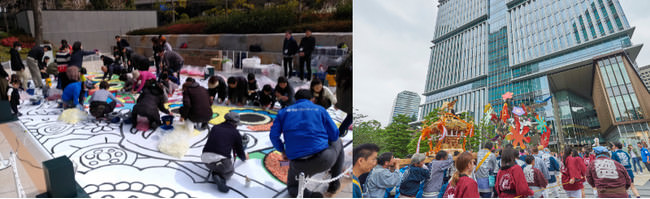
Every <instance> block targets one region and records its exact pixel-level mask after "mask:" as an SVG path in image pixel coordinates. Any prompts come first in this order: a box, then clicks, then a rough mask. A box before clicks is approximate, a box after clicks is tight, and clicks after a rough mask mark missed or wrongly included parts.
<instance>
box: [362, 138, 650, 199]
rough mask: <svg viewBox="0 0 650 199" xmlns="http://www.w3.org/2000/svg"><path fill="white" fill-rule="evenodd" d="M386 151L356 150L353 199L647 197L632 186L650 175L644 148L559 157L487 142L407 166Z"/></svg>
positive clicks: (567, 151) (414, 158)
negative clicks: (473, 149)
mask: <svg viewBox="0 0 650 199" xmlns="http://www.w3.org/2000/svg"><path fill="white" fill-rule="evenodd" d="M379 151H380V148H379V147H378V146H377V145H375V144H371V143H368V144H362V145H359V146H356V147H355V148H354V149H353V161H354V167H353V173H352V174H353V197H354V198H362V197H369V198H389V197H400V198H415V197H417V198H514V197H517V198H519V197H527V198H553V197H554V198H559V197H561V195H560V192H561V191H560V189H563V190H564V193H565V194H566V196H565V197H569V198H584V197H585V190H584V183H588V184H589V185H590V186H591V187H592V188H593V194H594V196H596V197H598V198H612V197H613V198H628V197H637V198H640V195H639V192H638V190H637V189H636V188H635V186H634V184H633V183H634V176H635V174H637V175H638V174H640V173H642V172H643V168H642V166H641V164H639V162H643V163H644V164H645V165H646V168H647V169H648V171H650V165H649V163H648V162H649V161H650V152H648V149H647V144H646V143H645V142H639V143H637V144H636V147H635V146H634V145H632V144H629V145H627V146H626V147H624V145H623V144H622V143H619V142H616V143H607V144H606V146H594V147H593V148H589V147H582V148H581V149H580V151H578V149H575V148H572V147H570V146H565V147H564V151H563V152H562V153H560V154H558V153H555V152H551V151H550V150H549V149H548V148H545V147H543V146H537V147H534V148H532V149H525V150H524V149H521V148H513V146H512V145H511V144H507V145H506V146H505V147H503V148H501V149H498V150H497V149H495V148H494V147H493V143H491V142H487V143H485V144H484V145H483V148H482V149H481V150H479V151H478V153H472V152H469V151H465V152H459V151H454V154H453V155H451V154H448V152H447V151H444V150H440V151H438V152H437V153H436V154H435V156H434V157H431V158H432V159H431V160H427V157H425V156H424V154H421V153H416V154H413V155H411V156H410V164H408V165H406V166H403V167H402V168H399V167H400V165H399V162H400V160H399V159H397V158H395V157H393V154H392V153H391V152H385V153H382V154H379V155H378V152H379ZM474 154H475V155H474ZM637 165H638V167H637ZM637 168H638V169H637ZM628 191H629V192H628Z"/></svg>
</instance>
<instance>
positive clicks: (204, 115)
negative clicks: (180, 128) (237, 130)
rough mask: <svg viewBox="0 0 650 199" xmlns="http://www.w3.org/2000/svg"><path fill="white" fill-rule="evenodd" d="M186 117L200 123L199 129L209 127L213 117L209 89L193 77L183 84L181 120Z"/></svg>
mask: <svg viewBox="0 0 650 199" xmlns="http://www.w3.org/2000/svg"><path fill="white" fill-rule="evenodd" d="M185 119H189V120H190V121H192V122H193V123H200V126H199V127H198V128H196V129H199V130H204V129H207V128H208V121H210V119H212V103H211V102H210V97H209V95H208V90H207V89H205V88H203V86H201V85H199V83H197V82H196V81H195V80H194V78H191V77H188V78H187V79H186V80H185V83H184V84H183V106H182V107H181V122H182V121H184V120H185ZM195 126H197V125H195Z"/></svg>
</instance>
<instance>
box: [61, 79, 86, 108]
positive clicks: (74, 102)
mask: <svg viewBox="0 0 650 199" xmlns="http://www.w3.org/2000/svg"><path fill="white" fill-rule="evenodd" d="M83 93H84V88H83V86H82V83H81V82H73V83H70V84H68V85H67V86H66V87H65V89H63V94H62V95H61V100H62V101H63V109H68V108H75V107H78V108H81V105H83V99H84V94H83Z"/></svg>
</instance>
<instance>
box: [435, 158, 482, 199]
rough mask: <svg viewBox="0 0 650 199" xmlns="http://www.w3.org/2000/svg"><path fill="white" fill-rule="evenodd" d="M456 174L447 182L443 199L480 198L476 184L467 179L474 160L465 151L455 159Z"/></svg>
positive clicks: (472, 180) (474, 165)
mask: <svg viewBox="0 0 650 199" xmlns="http://www.w3.org/2000/svg"><path fill="white" fill-rule="evenodd" d="M455 163H456V165H455V166H456V172H455V173H454V175H453V176H452V177H451V180H449V185H448V186H447V190H445V194H444V195H443V196H442V197H443V198H480V197H481V196H480V195H479V194H478V184H477V183H476V181H475V180H474V179H472V178H470V177H469V175H471V174H472V171H474V167H476V160H475V159H474V156H472V154H471V153H469V152H467V151H465V152H463V153H461V154H460V155H458V158H456V162H455Z"/></svg>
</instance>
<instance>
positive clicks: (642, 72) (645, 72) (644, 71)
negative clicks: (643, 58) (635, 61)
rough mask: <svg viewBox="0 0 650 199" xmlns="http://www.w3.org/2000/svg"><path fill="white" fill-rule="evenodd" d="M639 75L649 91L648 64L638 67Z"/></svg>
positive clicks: (649, 75) (649, 73) (649, 69)
mask: <svg viewBox="0 0 650 199" xmlns="http://www.w3.org/2000/svg"><path fill="white" fill-rule="evenodd" d="M639 75H640V76H641V80H643V84H645V87H646V88H647V89H648V92H650V65H647V66H643V67H640V68H639Z"/></svg>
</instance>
